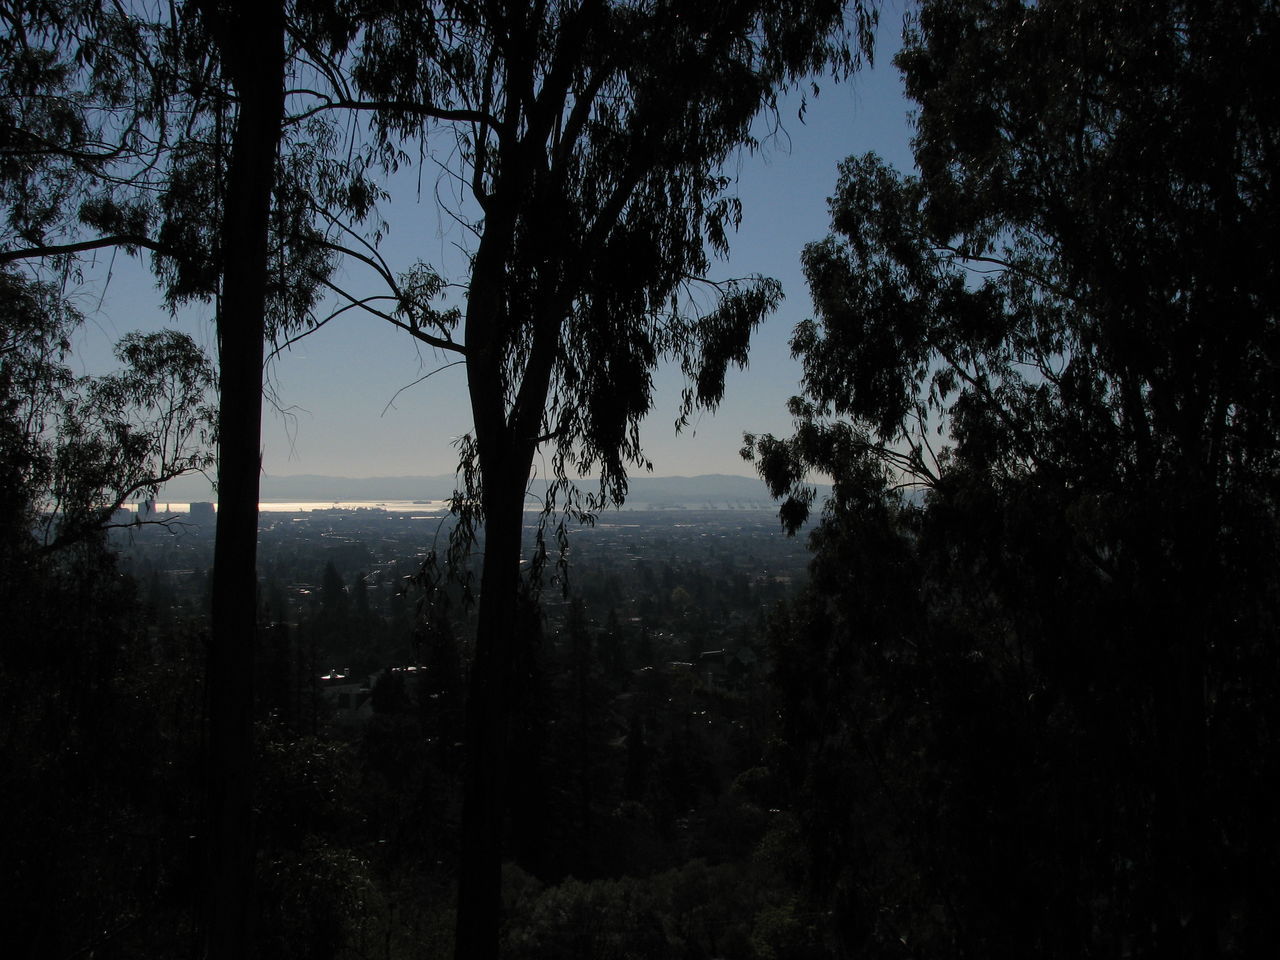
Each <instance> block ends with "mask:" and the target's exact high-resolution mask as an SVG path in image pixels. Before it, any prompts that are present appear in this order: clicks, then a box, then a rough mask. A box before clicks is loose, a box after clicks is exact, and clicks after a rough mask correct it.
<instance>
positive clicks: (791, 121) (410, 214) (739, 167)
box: [81, 4, 911, 477]
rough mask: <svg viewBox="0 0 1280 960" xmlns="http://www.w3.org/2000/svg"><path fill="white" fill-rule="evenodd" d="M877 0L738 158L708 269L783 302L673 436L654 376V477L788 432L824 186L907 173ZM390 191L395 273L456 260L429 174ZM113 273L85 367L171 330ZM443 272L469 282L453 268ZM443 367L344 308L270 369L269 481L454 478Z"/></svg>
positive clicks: (666, 400)
mask: <svg viewBox="0 0 1280 960" xmlns="http://www.w3.org/2000/svg"><path fill="white" fill-rule="evenodd" d="M886 6H887V9H886V10H885V11H884V13H883V14H882V29H881V40H880V44H879V48H878V50H877V57H876V66H875V68H874V69H871V70H864V71H862V72H861V73H859V74H858V75H856V76H855V77H854V78H853V80H852V81H849V82H845V83H842V84H834V83H831V82H830V81H826V82H823V83H821V87H822V90H821V94H820V96H819V97H818V98H817V99H816V100H815V99H813V98H810V102H809V106H808V110H807V112H806V116H805V122H804V123H801V122H800V121H799V120H798V119H797V118H796V112H797V109H798V107H799V102H800V100H799V96H798V95H796V96H793V97H791V98H789V99H788V100H787V101H786V102H785V103H784V104H783V107H782V119H783V124H784V128H785V135H782V136H779V137H778V138H775V139H774V140H772V141H770V142H769V143H767V144H766V146H765V148H764V149H763V150H761V151H759V152H757V153H756V154H754V155H744V156H743V157H741V158H740V160H739V161H738V162H737V163H736V164H735V165H734V168H733V169H731V170H730V171H729V172H730V174H731V175H732V174H735V173H736V175H737V177H738V187H737V189H738V193H739V196H740V197H741V199H742V202H743V208H744V209H743V223H742V227H741V229H740V230H739V232H738V234H737V236H736V237H735V238H734V239H733V241H732V248H733V252H732V256H731V258H730V260H729V261H728V262H727V263H723V264H718V265H717V266H716V268H713V272H714V273H715V274H716V276H718V277H732V276H743V275H746V274H750V273H760V274H764V275H766V276H773V277H776V278H777V279H779V280H780V281H781V282H782V284H783V289H784V292H785V295H786V300H785V301H784V303H783V305H782V307H781V308H780V309H779V310H778V311H777V312H776V313H775V314H774V315H773V316H772V317H771V318H770V319H769V320H768V321H767V322H766V323H765V324H764V325H762V327H761V328H760V330H759V331H758V333H757V335H756V337H755V339H754V340H753V342H752V347H751V363H750V367H749V368H748V369H747V370H745V371H741V372H736V371H735V372H733V373H732V374H731V375H730V378H729V383H728V389H727V392H726V395H725V400H724V402H723V404H722V405H721V407H720V409H719V410H718V411H717V412H716V413H715V414H714V415H711V414H707V413H704V414H702V415H701V416H699V417H697V418H696V419H695V420H694V422H693V423H691V424H690V425H689V426H688V427H686V428H685V430H684V431H683V432H682V433H681V434H680V435H676V433H675V431H674V429H673V422H674V420H675V418H676V413H677V407H678V404H679V398H680V391H681V387H682V385H683V384H682V378H681V377H680V374H679V372H678V371H675V370H663V371H660V372H659V375H658V377H657V384H658V402H657V406H656V409H655V411H654V412H653V413H652V414H651V415H650V417H649V418H648V419H647V420H646V422H645V424H644V426H643V430H642V440H643V442H644V444H645V448H646V451H647V453H648V455H649V457H650V459H651V460H652V461H653V464H654V473H655V475H658V476H670V475H686V476H687V475H694V474H703V473H737V474H751V473H752V469H751V466H750V464H747V463H745V462H744V461H742V460H741V459H740V457H739V455H738V450H739V448H740V447H741V446H742V434H743V433H744V432H746V431H750V432H755V433H765V432H772V433H775V434H786V433H788V432H789V430H790V419H789V417H788V416H787V413H786V409H785V404H786V401H787V399H788V398H789V397H790V396H792V395H793V394H794V393H796V392H797V384H798V380H799V376H800V371H799V366H798V364H796V362H795V361H793V360H792V359H791V356H790V350H789V348H788V346H787V342H788V339H789V338H790V336H791V331H792V329H793V328H794V326H795V324H796V323H797V322H798V321H800V320H801V319H803V318H805V317H806V316H808V315H809V312H810V301H809V297H808V292H807V289H806V288H805V284H804V279H803V276H802V274H801V271H800V251H801V249H802V248H803V246H804V245H805V244H806V243H807V242H809V241H812V240H816V239H819V238H821V237H823V236H824V235H825V234H826V233H827V229H828V222H827V206H826V198H827V197H828V196H829V195H830V194H831V192H832V188H833V186H834V184H835V179H836V165H837V164H838V163H839V161H840V160H842V159H843V158H844V157H846V156H849V155H852V154H861V153H865V152H867V151H875V152H877V153H879V154H880V155H881V156H883V157H885V158H886V159H887V160H889V161H890V162H891V163H893V164H894V165H895V166H898V167H899V168H902V169H908V168H909V167H910V164H911V160H910V152H909V137H910V129H909V126H908V122H907V110H908V104H907V102H906V101H905V100H904V99H903V97H902V93H901V84H900V81H899V78H898V75H897V72H896V71H895V70H894V69H893V66H892V64H891V63H890V56H891V53H892V51H893V50H894V49H895V47H896V42H897V35H898V32H899V21H900V13H899V12H898V11H897V10H895V9H894V6H893V5H891V4H890V5H886ZM419 182H420V183H421V189H420V190H419V187H418V185H419ZM389 186H390V187H391V189H392V191H393V194H394V196H393V198H392V201H391V202H390V203H389V204H388V205H387V206H386V208H384V210H383V211H382V213H383V216H384V219H386V220H387V221H388V222H389V223H390V226H391V231H390V234H389V236H388V238H387V240H386V241H385V242H384V245H383V251H384V254H385V256H386V258H387V260H388V261H389V262H390V263H391V264H393V265H394V266H396V267H398V268H404V267H407V266H408V265H410V264H411V263H412V262H413V261H415V260H419V259H421V260H425V261H427V262H429V263H432V264H446V265H447V264H453V265H455V266H456V264H457V263H458V262H459V259H460V258H459V257H458V255H457V254H456V252H455V251H454V250H453V246H454V244H457V243H461V242H462V235H461V233H460V231H459V229H458V228H457V227H456V225H454V224H453V223H452V221H451V220H450V218H449V217H448V216H447V215H445V214H443V213H442V212H441V209H440V206H439V204H438V202H437V199H436V195H437V187H438V186H439V187H440V188H441V189H443V188H444V186H445V185H444V184H443V183H442V182H441V181H440V180H439V178H438V174H437V172H436V171H434V170H432V169H429V168H428V169H424V170H423V171H422V172H421V177H419V174H418V172H417V171H408V172H402V173H401V174H400V175H399V176H398V177H397V178H396V180H394V181H392V183H391V184H390V185H389ZM109 264H110V261H109V259H104V260H103V262H102V264H101V267H100V269H99V271H98V272H97V273H96V274H95V275H93V278H91V279H90V281H88V282H87V283H86V285H85V287H84V290H83V292H82V296H81V307H82V309H84V310H85V311H86V312H87V313H89V314H90V323H89V324H88V325H87V327H86V331H85V335H84V337H83V339H82V343H81V346H82V348H83V351H82V361H81V362H82V363H83V364H85V366H86V368H94V367H99V366H100V365H101V364H102V361H103V354H104V352H105V349H104V345H105V344H106V343H109V342H110V341H112V340H114V339H115V338H117V337H119V336H121V335H123V334H124V333H125V332H127V331H129V330H132V329H136V328H139V327H151V328H153V327H155V326H157V325H159V324H163V323H167V322H169V321H168V318H167V316H166V315H165V314H164V313H163V311H162V310H161V308H160V307H159V305H158V300H159V295H158V293H157V292H156V291H155V288H154V285H153V283H152V282H151V281H150V280H149V278H148V277H146V276H145V274H143V273H142V271H141V270H139V269H138V268H136V267H132V266H130V265H129V264H127V263H124V262H123V258H118V259H117V261H116V263H115V264H114V267H113V268H112V271H111V282H110V284H109V285H107V286H106V287H105V292H104V286H103V283H102V278H103V277H104V276H105V268H106V267H107V266H108V265H109ZM346 279H347V282H348V283H350V284H351V285H352V286H353V287H355V288H358V286H359V284H360V283H361V277H360V275H359V273H358V272H357V271H355V270H352V271H350V272H349V274H348V276H347V278H346ZM450 279H452V280H462V279H464V277H462V276H459V275H457V274H456V273H455V274H454V275H451V276H450ZM176 322H177V325H179V326H181V327H182V328H183V329H186V330H188V331H189V332H190V333H192V334H193V335H194V336H196V338H197V339H198V340H199V341H200V342H201V343H203V344H205V346H206V347H207V348H208V349H209V350H210V352H211V353H212V348H213V344H214V338H213V331H212V324H211V322H210V321H209V319H208V316H207V311H200V310H192V311H189V312H188V313H186V314H184V316H182V317H180V318H178V320H177V321H176ZM451 359H453V358H452V357H440V356H436V355H433V354H432V352H431V351H429V350H427V349H425V348H422V349H420V348H419V345H418V344H417V343H416V342H415V341H412V340H411V339H410V338H409V337H407V336H406V335H404V334H402V333H399V332H398V331H396V330H394V328H392V327H390V325H388V324H386V323H385V322H383V321H380V320H377V319H376V318H373V317H362V316H358V315H356V313H355V312H354V311H352V312H350V313H348V314H346V315H344V316H343V317H341V318H339V319H338V320H335V321H334V322H333V323H330V324H328V325H327V326H325V327H324V328H323V329H321V330H319V331H318V332H316V333H315V334H313V335H311V336H308V337H306V338H305V339H303V340H301V341H300V342H298V343H297V344H295V345H294V346H293V347H292V348H291V349H289V350H288V351H287V352H285V353H283V354H282V355H280V356H279V357H277V358H276V359H275V360H274V361H273V362H272V363H271V365H270V368H269V373H270V383H271V397H272V400H271V402H269V403H268V405H267V409H266V412H265V414H264V423H263V427H264V450H263V466H264V470H265V471H266V473H268V474H270V475H273V476H284V475H289V474H330V475H337V476H351V477H365V476H400V475H410V474H426V475H432V474H443V473H452V472H453V469H454V467H455V464H456V454H455V451H454V449H453V447H452V440H453V438H455V437H457V436H458V435H460V434H462V433H465V432H466V431H467V430H468V428H469V426H470V423H469V415H468V409H467V403H466V381H465V376H464V372H463V368H462V367H461V366H457V367H454V368H452V369H448V370H443V371H442V372H440V373H439V374H437V375H435V376H432V377H431V378H430V379H428V380H426V381H424V382H421V383H417V384H416V385H414V382H415V381H417V380H418V379H419V378H421V377H423V376H424V375H425V374H427V373H429V372H430V371H432V370H434V369H436V368H437V367H439V366H441V365H442V363H444V362H447V361H448V360H451Z"/></svg>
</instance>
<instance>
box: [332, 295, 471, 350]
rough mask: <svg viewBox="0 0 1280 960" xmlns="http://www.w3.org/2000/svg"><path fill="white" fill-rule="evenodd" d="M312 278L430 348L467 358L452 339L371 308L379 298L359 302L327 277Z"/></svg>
mask: <svg viewBox="0 0 1280 960" xmlns="http://www.w3.org/2000/svg"><path fill="white" fill-rule="evenodd" d="M312 276H313V277H314V278H315V279H316V280H317V281H319V283H320V284H321V285H323V286H325V287H328V288H329V289H330V290H331V291H333V292H334V293H336V294H337V295H338V296H340V297H343V298H345V299H346V300H348V301H349V302H350V303H351V305H352V306H356V307H359V308H360V309H361V310H364V311H365V312H366V313H371V314H373V316H375V317H380V318H381V319H383V320H385V321H387V323H390V324H392V325H393V326H396V327H399V328H400V329H401V330H403V331H404V332H405V333H407V334H409V335H410V336H412V337H414V338H416V339H418V340H421V341H422V342H423V343H425V344H427V345H428V346H431V347H435V348H436V349H437V350H449V351H451V352H453V353H457V354H461V355H462V356H464V357H465V356H466V354H467V350H466V348H465V347H464V346H463V345H462V344H460V343H458V342H456V341H454V340H452V339H449V338H447V337H444V338H442V337H437V336H433V335H432V334H429V333H427V332H426V331H425V330H420V329H418V328H417V327H415V326H413V325H411V324H408V323H405V322H404V321H403V320H401V319H400V318H399V317H395V316H392V315H391V314H389V313H387V312H386V311H385V310H379V309H377V308H376V307H371V306H369V301H370V300H374V299H379V298H374V297H368V298H365V299H364V300H359V299H357V298H356V297H353V296H352V295H351V294H349V293H347V291H345V290H343V289H342V288H341V287H339V286H338V285H337V284H335V283H333V282H332V281H330V280H329V279H328V278H327V277H322V276H319V275H318V274H312Z"/></svg>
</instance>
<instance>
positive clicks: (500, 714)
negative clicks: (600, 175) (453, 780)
mask: <svg viewBox="0 0 1280 960" xmlns="http://www.w3.org/2000/svg"><path fill="white" fill-rule="evenodd" d="M509 453H510V454H511V455H510V456H509V457H501V458H495V459H496V460H498V462H497V463H495V464H493V465H492V466H491V467H490V469H489V470H488V471H486V473H485V475H484V483H485V493H484V508H485V522H484V566H483V570H482V572H481V577H480V601H479V605H478V610H477V614H478V618H477V624H476V645H475V656H474V659H473V660H472V666H471V675H470V678H469V682H468V690H467V708H466V711H467V714H466V738H467V759H466V771H465V778H464V786H463V802H462V862H461V865H460V867H459V872H458V911H457V928H456V940H455V945H454V956H455V957H457V958H458V960H464V958H465V960H496V958H497V956H498V928H499V926H500V924H501V919H502V835H503V822H504V813H505V797H506V786H507V784H506V776H505V774H506V748H507V737H508V730H509V726H510V714H511V711H510V703H509V700H510V691H509V690H508V684H507V679H508V674H509V672H510V671H509V666H510V663H511V658H512V652H513V651H512V639H513V637H514V635H515V633H516V630H517V626H518V625H517V624H516V622H515V618H516V616H517V609H516V599H517V597H518V596H519V592H520V546H521V537H522V535H523V528H524V489H525V480H526V478H527V477H528V474H529V467H530V465H531V463H532V451H530V452H529V453H528V455H523V454H522V453H519V452H517V451H509ZM513 461H514V462H513ZM521 465H523V469H522V467H521Z"/></svg>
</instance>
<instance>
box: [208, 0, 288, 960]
mask: <svg viewBox="0 0 1280 960" xmlns="http://www.w3.org/2000/svg"><path fill="white" fill-rule="evenodd" d="M199 9H200V11H201V14H202V15H203V17H204V19H205V22H206V25H207V26H208V28H209V30H210V32H211V33H212V35H213V36H214V39H215V42H216V43H217V46H218V49H219V51H220V53H221V58H222V61H223V69H224V70H225V71H226V74H227V76H228V77H229V78H230V80H231V82H232V84H233V85H234V86H235V89H236V91H237V93H238V94H239V101H240V105H239V114H238V117H237V120H236V127H235V132H234V134H233V138H232V148H231V163H230V169H229V172H228V179H227V196H226V206H225V208H224V211H223V223H222V257H223V262H222V298H221V303H220V305H219V310H218V318H217V324H218V362H219V389H220V395H219V410H218V525H217V536H216V540H215V542H214V559H213V596H212V613H211V618H210V640H209V665H208V696H209V756H208V776H209V783H208V804H209V809H208V827H207V840H208V856H207V867H208V873H207V876H206V894H205V916H204V955H205V956H206V957H208V958H217V960H246V958H248V957H250V956H251V954H252V950H253V936H252V907H253V895H252V890H253V860H254V842H253V823H252V803H253V679H252V678H253V650H254V637H255V632H256V629H257V618H256V606H257V602H256V594H257V539H258V474H259V471H260V468H261V463H260V458H259V449H260V446H261V435H262V361H263V338H264V334H265V329H264V328H265V319H264V317H265V307H266V290H267V232H268V218H269V213H270V209H271V193H272V187H273V183H274V178H275V163H276V154H277V151H278V149H279V142H280V128H281V121H282V117H283V111H284V10H283V5H282V4H281V3H280V2H279V0H277V2H275V3H271V4H268V5H265V6H260V7H256V8H254V15H253V17H252V22H247V18H245V17H244V16H243V15H237V14H236V13H232V14H228V13H227V12H226V9H225V8H221V7H219V6H217V5H215V4H213V3H200V4H199ZM233 9H235V8H233Z"/></svg>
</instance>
